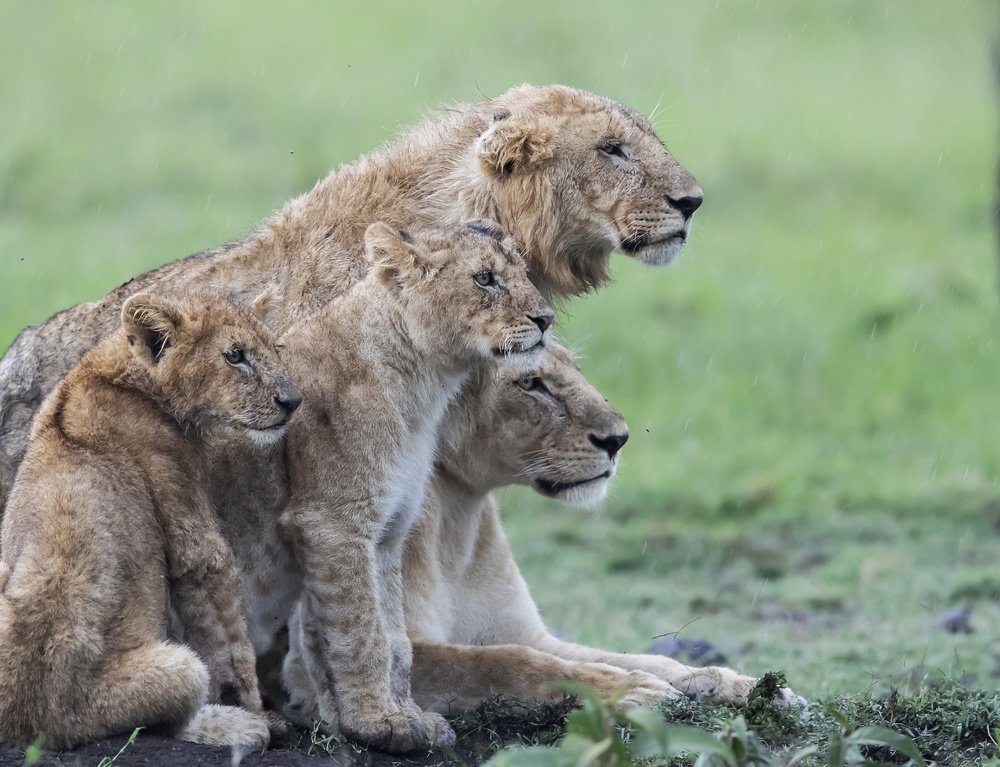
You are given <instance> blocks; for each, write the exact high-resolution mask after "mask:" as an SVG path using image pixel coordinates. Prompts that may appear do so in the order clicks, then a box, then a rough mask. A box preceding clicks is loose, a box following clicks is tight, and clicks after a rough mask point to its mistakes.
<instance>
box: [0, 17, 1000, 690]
mask: <svg viewBox="0 0 1000 767" xmlns="http://www.w3.org/2000/svg"><path fill="white" fill-rule="evenodd" d="M998 16H1000V14H998V8H997V6H996V3H995V0H950V1H949V2H947V3H945V2H942V1H941V0H933V1H929V0H891V1H889V2H886V1H885V0H883V1H881V2H873V0H854V1H851V0H835V1H834V2H819V0H812V1H810V2H806V1H805V0H803V1H802V2H785V0H760V1H759V2H758V1H757V0H754V1H753V2H750V1H749V0H718V1H717V2H716V1H715V0H713V1H712V2H703V3H697V2H677V3H667V2H648V3H642V2H619V3H615V4H608V3H599V2H593V1H592V0H580V1H579V2H566V3H541V2H524V1H523V0H513V1H511V0H507V1H506V2H502V3H500V2H480V3H474V4H473V3H460V2H437V3H415V2H369V3H350V4H348V3H334V2H330V3H322V2H298V1H295V0H292V1H290V2H285V3H282V4H280V8H279V5H278V4H275V3H268V2H243V3H239V4H236V3H229V2H227V3H223V2H214V1H211V0H210V1H209V2H205V1H204V0H200V1H199V2H190V1H186V0H185V1H183V2H182V1H176V0H175V1H174V2H171V3H163V2H158V3H144V4H138V3H125V2H104V3H81V2H56V1H53V2H45V3H38V2H20V1H17V0H10V1H9V2H5V3H4V5H3V10H2V22H0V114H2V117H0V349H3V348H6V347H7V346H8V345H9V343H10V342H11V341H12V340H13V338H14V336H15V335H16V334H17V332H18V331H19V330H20V329H21V328H22V327H24V326H25V325H27V324H34V323H38V322H41V321H43V320H44V319H45V318H46V317H48V316H49V315H50V314H52V313H53V312H55V311H57V310H59V309H61V308H64V307H67V306H70V305H72V304H75V303H78V302H80V301H86V300H92V299H95V298H98V297H99V296H101V295H103V294H104V293H105V292H107V291H108V290H109V289H111V288H112V287H114V286H115V285H117V284H119V283H120V282H122V281H124V280H126V279H127V278H129V277H130V276H132V275H134V274H136V273H138V272H141V271H144V270H146V269H148V268H150V267H153V266H156V265H158V264H161V263H164V262H166V261H169V260H172V259H175V258H178V257H181V256H184V255H186V254H188V253H191V252H194V251H197V250H201V249H204V248H211V247H213V246H216V245H219V244H221V243H223V242H225V241H227V240H230V239H232V238H235V237H238V236H240V235H241V234H242V233H245V232H246V231H248V229H250V228H251V227H253V226H254V225H255V223H256V222H258V221H259V220H261V219H262V218H264V217H265V216H266V215H268V214H269V213H270V212H271V211H273V210H274V209H276V208H278V207H279V206H280V205H281V204H282V203H283V202H284V201H285V200H286V199H288V198H289V197H292V196H294V195H296V194H299V193H301V192H303V191H305V190H306V189H308V188H309V187H311V186H312V184H313V183H314V182H315V181H316V179H317V178H319V177H321V176H323V175H325V173H326V172H327V170H328V169H329V168H331V167H336V166H337V165H339V164H342V163H346V162H350V161H351V160H353V159H354V158H356V157H357V156H358V155H359V154H360V153H362V152H366V151H369V150H372V149H374V148H376V147H377V146H378V145H380V144H381V143H382V142H384V141H387V140H389V139H391V138H392V137H393V136H394V135H395V134H396V133H397V131H398V129H399V128H400V127H402V126H405V125H409V124H412V123H413V122H414V121H416V120H419V119H420V117H421V116H422V115H423V114H426V113H427V112H428V111H429V110H431V109H433V108H435V107H437V106H438V105H440V104H442V103H447V102H449V101H453V100H462V101H465V100H476V99H479V98H481V97H483V96H484V95H485V96H492V95H496V94H499V93H501V92H503V91H504V90H506V89H507V88H508V87H510V86H512V85H516V84H518V83H521V82H525V81H527V82H532V83H537V84H542V83H550V82H560V83H566V84H569V85H574V86H578V87H581V88H586V89H589V90H592V91H595V92H598V93H601V94H603V95H606V96H610V97H612V98H615V99H618V100H620V101H622V102H624V103H626V104H628V105H629V106H631V107H633V108H635V109H638V110H640V111H642V112H644V113H646V114H651V115H654V122H655V124H656V126H657V129H658V131H659V133H660V136H661V138H662V139H663V140H664V141H665V143H666V144H667V146H668V147H669V148H670V150H671V151H672V152H673V153H674V154H675V155H676V156H677V158H678V159H679V160H680V161H681V162H682V163H683V164H684V165H685V166H686V167H687V168H688V169H690V170H691V171H692V172H693V173H694V174H695V176H696V177H697V178H698V180H699V181H700V182H701V184H702V186H703V188H704V190H705V194H706V202H705V205H704V206H703V207H702V208H701V210H700V211H699V212H698V214H697V216H696V217H695V231H694V235H693V237H692V240H691V241H690V242H689V244H688V246H687V248H686V250H685V254H684V256H683V258H682V259H681V261H680V262H679V263H678V264H677V265H675V266H673V267H672V268H669V269H663V270H656V271H650V270H648V269H645V268H643V267H641V266H639V265H637V264H635V263H633V262H631V261H629V260H628V259H626V258H624V257H621V256H616V257H615V258H614V267H615V272H616V275H617V281H616V283H615V284H614V285H612V286H611V287H609V288H607V289H606V290H604V291H602V292H601V293H599V294H597V295H594V296H589V297H586V298H584V299H581V300H577V301H574V302H571V303H570V304H568V305H567V307H566V311H565V312H564V313H563V315H562V316H561V317H560V321H559V329H560V333H561V334H562V336H563V338H564V339H565V340H566V341H567V342H568V343H570V344H572V345H574V346H575V347H577V348H578V349H580V351H581V365H582V367H583V369H584V372H585V373H587V374H588V376H589V377H590V378H591V380H592V381H593V382H594V383H595V384H597V385H598V386H599V387H600V388H601V389H602V390H603V391H604V393H605V394H606V396H608V398H609V399H610V400H611V401H612V402H613V403H614V404H615V405H616V406H617V407H618V408H619V409H620V410H621V411H622V413H623V414H624V415H625V416H626V418H627V419H628V421H629V423H630V425H631V427H632V439H631V441H630V443H629V445H628V446H627V447H626V449H625V451H624V457H623V465H622V468H621V471H620V472H619V476H618V479H617V485H616V488H615V490H614V492H613V496H612V498H611V499H610V500H609V501H608V502H606V503H605V504H604V506H603V507H602V508H601V509H598V510H594V511H579V510H572V509H566V508H562V507H559V506H557V505H554V504H550V503H547V502H544V501H541V500H540V499H537V498H536V497H535V496H533V495H531V494H530V493H526V492H520V491H508V492H505V493H504V494H503V498H502V501H503V505H504V508H505V514H506V520H507V525H508V529H509V532H510V534H511V538H512V542H513V545H514V548H515V553H516V554H517V556H518V558H519V561H520V562H521V564H522V566H523V569H524V572H525V575H526V577H527V578H528V580H529V582H530V583H531V585H532V588H533V591H534V593H535V595H536V598H537V600H538V602H539V605H540V606H541V608H542V612H543V615H545V617H546V618H547V619H548V621H549V623H550V624H551V625H552V626H553V627H554V628H555V629H556V630H557V631H559V632H560V633H561V634H563V635H565V636H568V637H570V638H573V639H577V640H581V641H586V642H591V643H595V644H601V645H604V646H606V647H609V648H612V649H621V650H631V651H641V650H644V649H646V648H648V647H649V645H650V644H651V641H652V638H653V637H654V636H659V635H664V634H670V633H671V632H678V631H679V632H681V636H682V637H686V638H706V639H709V640H710V641H711V642H713V643H714V644H715V645H716V646H717V647H718V648H719V649H720V650H721V651H722V652H723V653H725V655H726V656H727V659H728V663H730V664H731V665H733V666H736V667H738V668H740V669H743V670H745V671H747V672H750V673H755V674H759V673H761V672H763V671H766V670H768V669H771V668H783V669H785V670H786V671H787V673H788V678H789V681H790V683H791V684H792V686H793V687H794V688H795V689H796V690H797V691H798V692H800V693H802V694H805V695H809V696H822V695H824V694H827V693H844V692H847V693H853V692H861V691H863V690H866V689H869V688H874V689H881V688H884V687H885V686H887V685H889V684H895V685H910V684H917V685H920V684H924V683H926V682H927V681H928V680H931V679H933V678H935V677H938V676H941V675H945V676H949V677H952V678H957V679H964V680H965V681H966V682H967V683H969V684H974V685H979V686H982V687H988V688H995V687H996V686H997V677H998V676H1000V601H998V600H1000V487H998V477H1000V396H998V392H997V389H998V384H1000V359H998V356H1000V339H998V338H997V336H998V335H1000V333H998V331H1000V322H998V320H1000V305H998V301H997V252H996V247H995V244H994V237H993V229H992V212H991V211H992V205H993V203H994V194H995V179H996V168H997V165H996V158H997V156H998V150H1000V140H998V139H1000V130H998V124H997V117H998V113H1000V109H998V103H997V99H996V97H995V96H996V92H995V91H996V88H995V82H994V79H993V64H992V59H991V46H993V45H995V44H996V39H997V32H998V30H1000V18H998ZM962 607H965V608H968V610H969V615H968V624H969V626H968V627H969V628H970V629H971V633H964V632H960V633H957V634H951V633H948V632H947V631H945V630H944V629H942V628H941V627H940V626H939V625H938V622H939V615H940V614H941V613H942V612H943V611H944V610H946V609H949V608H962Z"/></svg>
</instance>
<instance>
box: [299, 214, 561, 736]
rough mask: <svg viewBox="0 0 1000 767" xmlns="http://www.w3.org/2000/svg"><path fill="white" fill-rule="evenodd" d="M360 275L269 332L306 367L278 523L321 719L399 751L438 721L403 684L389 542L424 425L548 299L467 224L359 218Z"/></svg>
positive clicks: (397, 577)
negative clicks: (364, 225)
mask: <svg viewBox="0 0 1000 767" xmlns="http://www.w3.org/2000/svg"><path fill="white" fill-rule="evenodd" d="M365 252H366V255H367V258H368V260H369V261H370V262H371V264H372V266H371V269H370V271H369V273H368V275H367V276H366V277H365V279H364V280H362V281H361V282H360V283H358V284H357V285H355V287H354V288H352V289H351V290H350V291H349V292H348V293H347V294H345V295H344V296H343V297H342V298H340V299H336V300H334V301H332V302H331V303H330V304H328V305H327V306H326V307H325V308H324V309H322V310H320V312H319V314H317V315H314V316H312V317H310V318H309V319H308V321H307V322H305V323H303V324H301V325H299V326H295V327H293V328H291V329H290V330H289V331H288V332H287V333H286V334H285V335H284V336H283V338H282V342H283V344H284V345H285V351H284V352H283V359H285V360H286V361H287V362H288V364H289V367H290V368H291V369H292V370H293V371H296V372H299V371H302V372H303V373H304V372H305V371H309V373H310V375H309V376H308V380H309V381H310V382H311V385H309V386H306V387H305V390H304V394H305V403H306V404H305V405H304V406H303V408H302V412H301V413H300V415H299V416H298V417H297V418H296V421H295V422H294V423H292V424H291V426H290V427H289V431H288V439H287V462H288V467H289V479H290V486H291V500H290V501H289V505H288V507H287V508H286V511H285V514H284V516H283V522H284V524H285V526H286V530H287V531H288V533H289V536H290V538H291V539H292V541H293V545H294V546H295V547H296V549H297V554H298V557H299V559H300V561H301V563H302V565H303V569H304V571H305V576H304V590H305V593H304V597H303V600H304V601H303V603H302V605H303V606H302V612H303V620H302V623H303V625H304V626H305V627H306V629H307V630H308V631H309V632H310V636H311V639H310V644H311V645H313V646H314V647H315V648H317V651H318V653H319V660H318V663H317V664H316V667H315V668H313V669H312V674H311V681H312V684H313V685H314V686H315V689H316V694H317V699H318V700H319V702H320V711H321V713H322V715H323V718H324V719H326V720H327V721H329V722H331V723H339V726H340V728H341V730H342V731H343V732H344V733H345V734H346V735H348V736H350V737H352V738H355V739H357V740H359V741H362V742H364V743H368V744H370V745H373V746H375V747H378V748H382V749H385V750H389V751H394V752H405V751H409V750H412V749H414V748H417V747H421V746H424V745H426V744H427V742H428V740H434V741H436V742H439V743H441V742H448V741H450V740H452V739H453V738H454V733H453V732H452V731H451V728H450V727H449V726H448V724H447V723H446V722H445V721H444V719H443V717H441V716H440V715H439V714H432V713H423V712H421V711H420V709H419V708H418V707H417V705H416V704H415V703H414V702H413V699H412V697H411V694H410V665H411V658H412V649H411V647H410V642H409V639H408V638H407V635H406V628H405V625H404V620H403V596H402V576H401V563H402V552H403V541H404V540H405V538H406V535H407V533H408V532H409V529H410V527H411V525H412V523H413V521H414V520H415V519H416V517H417V514H418V513H419V511H420V507H421V502H422V500H423V496H424V489H425V486H426V484H427V480H428V477H429V475H430V473H431V469H432V467H433V463H434V455H435V450H436V446H437V441H438V439H437V438H438V427H439V425H440V422H441V419H442V417H443V416H444V413H445V410H446V409H447V407H448V405H449V403H450V402H452V400H454V399H455V397H456V396H457V395H458V394H459V392H460V391H461V390H462V388H463V386H464V385H465V384H466V382H467V381H469V379H470V377H472V376H473V375H476V374H478V373H480V372H483V371H485V370H486V369H487V366H488V365H489V364H490V363H491V361H492V360H496V361H497V362H499V363H500V364H502V365H504V366H507V367H512V368H516V369H518V370H521V371H524V372H526V371H528V370H531V369H532V368H533V367H534V365H536V364H537V363H538V361H539V360H540V358H541V354H542V351H543V347H544V345H545V343H546V341H547V331H548V328H549V326H550V325H551V323H552V318H553V314H552V309H551V308H550V307H549V306H548V305H547V304H546V303H545V301H544V300H543V298H542V296H541V295H540V294H539V292H538V291H537V289H535V287H534V286H533V285H532V284H531V282H529V280H528V276H527V273H526V271H525V267H524V264H523V262H522V261H521V259H520V257H519V256H518V255H517V253H516V252H515V251H514V250H513V249H512V247H511V244H510V242H509V241H504V242H501V240H500V238H499V236H498V235H496V234H495V233H494V232H493V230H492V229H490V228H489V227H488V226H485V225H482V224H470V225H466V226H463V227H450V228H441V229H438V228H427V229H420V230H415V231H414V232H413V233H412V236H411V235H409V234H405V233H403V232H399V231H397V230H395V229H393V228H391V227H389V226H388V225H386V224H372V225H371V226H370V227H368V230H367V231H366V233H365Z"/></svg>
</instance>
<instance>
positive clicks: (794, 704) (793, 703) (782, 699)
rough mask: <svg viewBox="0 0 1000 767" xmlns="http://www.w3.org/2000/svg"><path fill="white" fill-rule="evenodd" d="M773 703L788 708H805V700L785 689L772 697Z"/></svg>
mask: <svg viewBox="0 0 1000 767" xmlns="http://www.w3.org/2000/svg"><path fill="white" fill-rule="evenodd" d="M774 702H775V703H776V704H777V705H779V706H788V707H790V708H805V707H806V699H805V698H803V697H802V696H801V695H796V694H795V693H794V692H792V691H791V690H789V689H788V688H787V687H782V688H781V689H780V690H778V692H777V693H776V694H775V696H774Z"/></svg>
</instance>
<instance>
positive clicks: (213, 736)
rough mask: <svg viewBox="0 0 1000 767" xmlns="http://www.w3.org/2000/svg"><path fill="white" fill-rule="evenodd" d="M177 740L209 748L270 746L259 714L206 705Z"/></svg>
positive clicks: (266, 731) (236, 708)
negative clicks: (201, 744) (202, 744)
mask: <svg viewBox="0 0 1000 767" xmlns="http://www.w3.org/2000/svg"><path fill="white" fill-rule="evenodd" d="M177 737H178V738H179V739H180V740H187V741H190V742H192V743H204V744H205V745H209V746H250V748H252V749H258V748H260V749H263V748H267V744H268V743H270V742H271V728H270V726H269V722H268V720H267V719H266V718H265V717H264V716H263V715H261V714H254V713H252V712H250V711H247V710H246V709H245V708H238V707H237V706H221V705H218V704H214V703H208V704H206V705H204V706H202V707H201V708H200V709H198V711H197V712H195V715H194V716H193V717H191V721H190V722H188V723H187V726H186V727H184V729H183V730H181V731H180V732H179V733H177Z"/></svg>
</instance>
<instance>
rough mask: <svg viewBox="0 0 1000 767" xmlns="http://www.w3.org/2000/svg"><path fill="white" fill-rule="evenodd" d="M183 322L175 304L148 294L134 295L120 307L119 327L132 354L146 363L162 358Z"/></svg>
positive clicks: (155, 362)
mask: <svg viewBox="0 0 1000 767" xmlns="http://www.w3.org/2000/svg"><path fill="white" fill-rule="evenodd" d="M183 320H184V315H183V314H182V313H181V310H180V309H178V308H177V307H176V306H174V304H172V303H170V302H169V301H167V300H166V299H165V298H160V297H159V296H154V295H150V294H149V293H137V294H136V295H134V296H132V297H131V298H129V299H128V301H126V302H125V305H124V306H122V327H123V328H125V335H126V336H127V337H128V342H129V345H130V346H131V347H132V353H133V354H134V355H135V356H136V357H138V358H139V359H140V360H142V361H143V362H145V363H147V364H152V365H155V364H157V363H158V362H159V361H160V360H161V359H163V355H164V354H165V353H166V351H167V349H169V348H170V345H171V343H172V341H173V339H174V338H175V336H176V335H177V330H178V329H179V328H180V326H181V323H182V322H183Z"/></svg>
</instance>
